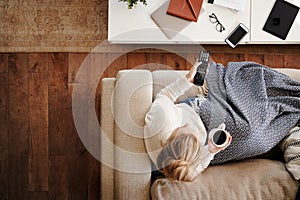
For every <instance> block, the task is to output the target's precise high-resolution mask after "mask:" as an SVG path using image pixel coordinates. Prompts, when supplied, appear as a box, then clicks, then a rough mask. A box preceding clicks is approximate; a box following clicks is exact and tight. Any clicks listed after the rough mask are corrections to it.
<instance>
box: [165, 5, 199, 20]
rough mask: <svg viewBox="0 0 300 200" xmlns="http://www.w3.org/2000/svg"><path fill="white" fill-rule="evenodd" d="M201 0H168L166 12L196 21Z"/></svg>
mask: <svg viewBox="0 0 300 200" xmlns="http://www.w3.org/2000/svg"><path fill="white" fill-rule="evenodd" d="M202 4H203V0H170V3H169V7H168V11H167V13H168V14H170V15H173V16H176V17H180V18H183V19H186V20H189V21H194V22H197V20H198V17H199V14H200V10H201V8H202Z"/></svg>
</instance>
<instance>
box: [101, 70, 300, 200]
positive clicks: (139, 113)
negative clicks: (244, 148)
mask: <svg viewBox="0 0 300 200" xmlns="http://www.w3.org/2000/svg"><path fill="white" fill-rule="evenodd" d="M278 70H280V71H281V72H283V73H286V74H288V75H289V76H291V77H292V78H294V79H297V80H299V81H300V70H295V69H278ZM185 73H186V71H175V70H165V71H163V70H161V71H154V72H150V71H147V70H122V71H120V72H119V73H118V75H117V77H116V78H105V79H103V80H102V91H101V128H102V135H101V145H102V146H101V199H103V200H109V199H128V200H144V199H153V200H155V199H218V200H219V199H229V200H233V199H236V200H245V199H255V200H259V199H261V200H265V199H274V200H278V199H284V200H287V199H294V198H295V195H296V192H297V188H298V185H299V184H298V182H297V181H295V180H294V179H293V177H292V175H291V174H290V173H289V172H288V171H287V170H286V168H285V163H284V162H283V161H280V160H271V159H267V158H253V159H248V160H244V161H240V162H233V163H228V164H223V165H218V166H209V167H208V169H207V170H205V171H204V172H203V173H202V174H200V175H199V176H198V178H197V179H196V180H195V181H194V182H191V183H188V182H173V183H172V182H170V181H169V180H167V179H156V180H155V181H154V182H153V183H151V171H152V169H151V161H150V159H149V157H148V156H147V153H146V150H145V146H144V141H143V125H144V116H145V114H146V113H147V111H148V109H149V107H150V105H151V103H152V101H153V99H154V98H155V95H156V94H157V92H158V91H159V90H160V89H161V88H162V87H163V86H165V85H167V84H169V83H171V82H172V81H174V80H175V79H176V78H178V77H179V76H183V75H184V74H185ZM185 95H188V94H185ZM182 98H184V97H182ZM276 156H277V157H278V158H280V156H281V155H276Z"/></svg>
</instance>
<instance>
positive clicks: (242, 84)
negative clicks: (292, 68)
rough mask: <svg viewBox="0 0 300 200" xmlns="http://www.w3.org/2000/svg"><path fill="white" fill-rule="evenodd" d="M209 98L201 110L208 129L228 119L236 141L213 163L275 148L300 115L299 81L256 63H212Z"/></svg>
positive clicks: (200, 107)
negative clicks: (225, 64) (224, 64)
mask: <svg viewBox="0 0 300 200" xmlns="http://www.w3.org/2000/svg"><path fill="white" fill-rule="evenodd" d="M206 79H207V83H208V86H209V93H208V98H207V100H206V101H201V102H202V103H201V104H199V108H197V111H198V113H199V115H200V117H201V119H202V120H203V122H204V124H205V126H206V128H207V130H208V132H209V131H210V130H211V129H212V128H215V127H217V126H218V124H220V123H222V122H224V123H225V124H226V130H228V131H229V132H230V133H231V135H232V137H233V138H232V143H231V145H229V146H228V147H227V148H226V149H225V150H224V151H221V152H220V153H218V154H216V155H215V157H214V160H212V162H211V163H212V164H219V163H224V162H227V161H231V160H240V159H244V158H248V157H253V156H257V155H260V154H263V153H266V152H267V151H269V150H271V149H272V148H273V147H274V146H275V145H277V144H278V143H279V142H280V141H281V140H282V139H283V138H284V137H285V136H286V134H287V133H288V132H289V130H290V129H291V128H293V127H294V126H295V125H296V124H297V123H298V122H299V119H300V83H299V82H297V81H294V80H292V79H291V78H289V77H288V76H286V75H284V74H282V73H279V72H277V71H275V70H273V69H271V68H268V67H265V66H263V65H260V64H257V63H254V62H230V63H228V65H227V67H226V68H224V66H222V65H221V64H215V65H211V66H210V68H209V72H208V75H207V77H206Z"/></svg>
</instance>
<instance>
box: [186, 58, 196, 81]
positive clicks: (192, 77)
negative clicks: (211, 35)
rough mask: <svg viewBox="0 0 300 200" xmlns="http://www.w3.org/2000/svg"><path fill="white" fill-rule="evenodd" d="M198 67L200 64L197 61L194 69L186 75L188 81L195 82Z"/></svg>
mask: <svg viewBox="0 0 300 200" xmlns="http://www.w3.org/2000/svg"><path fill="white" fill-rule="evenodd" d="M198 65H199V62H197V61H196V62H195V64H194V65H193V67H192V68H191V69H190V71H189V73H188V74H187V75H186V79H187V80H188V81H189V82H191V83H193V82H194V77H195V75H196V72H197V67H198Z"/></svg>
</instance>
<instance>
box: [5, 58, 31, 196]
mask: <svg viewBox="0 0 300 200" xmlns="http://www.w3.org/2000/svg"><path fill="white" fill-rule="evenodd" d="M8 69H9V76H8V78H9V135H8V142H9V147H8V152H9V154H8V155H9V172H8V173H9V174H8V178H9V198H10V199H27V198H28V192H27V189H28V133H29V118H28V113H29V109H28V107H29V103H28V73H27V72H28V54H26V53H23V54H10V55H9V56H8Z"/></svg>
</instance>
